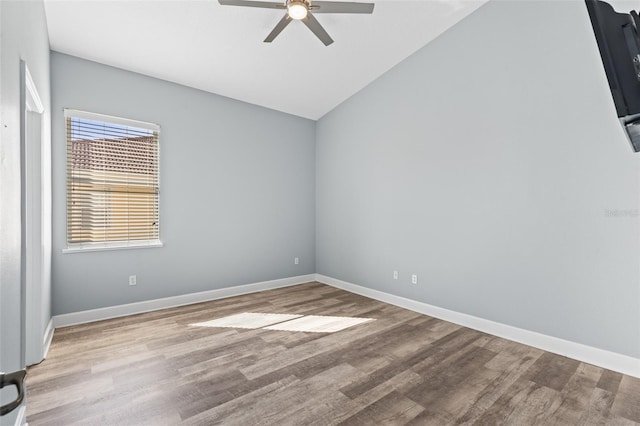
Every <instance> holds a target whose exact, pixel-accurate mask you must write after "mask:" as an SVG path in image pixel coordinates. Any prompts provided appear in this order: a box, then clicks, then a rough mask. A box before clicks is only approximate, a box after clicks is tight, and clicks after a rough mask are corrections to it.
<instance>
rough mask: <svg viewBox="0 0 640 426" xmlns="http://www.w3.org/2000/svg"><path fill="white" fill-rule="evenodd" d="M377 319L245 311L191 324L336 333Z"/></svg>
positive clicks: (196, 325) (197, 325)
mask: <svg viewBox="0 0 640 426" xmlns="http://www.w3.org/2000/svg"><path fill="white" fill-rule="evenodd" d="M369 321H375V319H374V318H356V317H331V316H324V315H291V314H262V313H255V312H243V313H241V314H235V315H231V316H228V317H223V318H218V319H215V320H211V321H206V322H198V323H194V324H190V325H192V326H195V327H225V328H245V329H257V328H262V329H265V330H278V331H303V332H309V333H334V332H336V331H340V330H344V329H345V328H349V327H353V326H356V325H358V324H364V323H366V322H369Z"/></svg>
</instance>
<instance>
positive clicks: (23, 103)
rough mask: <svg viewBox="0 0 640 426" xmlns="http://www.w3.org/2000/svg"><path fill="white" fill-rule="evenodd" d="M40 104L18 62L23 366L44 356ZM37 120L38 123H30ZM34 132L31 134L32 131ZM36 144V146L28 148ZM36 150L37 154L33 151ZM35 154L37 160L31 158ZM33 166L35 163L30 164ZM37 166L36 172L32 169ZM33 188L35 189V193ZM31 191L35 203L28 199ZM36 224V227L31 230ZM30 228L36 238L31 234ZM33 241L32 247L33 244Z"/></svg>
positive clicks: (41, 110)
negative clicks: (37, 233) (36, 132)
mask: <svg viewBox="0 0 640 426" xmlns="http://www.w3.org/2000/svg"><path fill="white" fill-rule="evenodd" d="M43 114H44V105H43V103H42V100H41V98H40V95H39V94H38V90H37V88H36V85H35V82H34V81H33V78H32V77H31V73H30V72H29V67H28V66H27V64H26V62H25V61H24V60H21V61H20V130H21V131H20V146H21V148H20V149H21V157H22V164H21V166H22V167H21V169H22V172H21V184H22V191H21V192H22V197H21V204H22V205H21V207H22V217H21V219H22V226H21V233H22V256H21V257H22V261H21V276H22V278H21V286H22V292H21V305H22V315H21V322H22V342H21V345H22V348H21V350H22V360H23V365H25V366H26V365H32V364H37V363H39V362H40V361H42V359H43V357H44V346H45V342H44V341H43V332H44V330H43V327H42V307H41V304H42V285H43V282H44V278H45V277H44V275H43V273H44V271H43V255H44V253H43V250H42V232H43V229H44V228H43V222H44V221H43V219H44V217H43V206H44V203H43V199H42V198H43V194H44V191H43V189H44V188H43V182H42V179H43V176H42V164H43V160H44V158H43V155H42V154H43V140H44V128H43V124H44V120H43ZM33 120H39V122H35V123H34V122H33ZM34 127H35V128H37V129H38V134H36V135H34V134H33V131H32V129H33V128H34ZM34 143H37V146H30V145H32V144H34ZM34 149H36V150H37V151H34ZM36 154H37V157H36V156H35V155H36ZM34 163H36V164H34ZM35 167H38V168H39V170H34V169H35ZM36 188H38V189H37V190H36ZM33 191H36V193H35V196H36V197H39V198H40V200H39V202H37V203H36V202H35V201H34V199H33V198H32V193H33ZM36 225H37V227H35V226H36ZM34 227H35V229H36V230H37V232H39V234H40V235H34ZM34 242H35V244H34Z"/></svg>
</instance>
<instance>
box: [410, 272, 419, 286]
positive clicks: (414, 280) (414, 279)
mask: <svg viewBox="0 0 640 426" xmlns="http://www.w3.org/2000/svg"><path fill="white" fill-rule="evenodd" d="M411 284H418V275H416V274H413V275H411Z"/></svg>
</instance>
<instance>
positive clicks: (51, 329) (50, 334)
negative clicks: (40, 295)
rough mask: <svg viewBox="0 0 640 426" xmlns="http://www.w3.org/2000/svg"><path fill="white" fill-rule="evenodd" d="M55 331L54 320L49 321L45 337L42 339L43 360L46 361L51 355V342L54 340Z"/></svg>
mask: <svg viewBox="0 0 640 426" xmlns="http://www.w3.org/2000/svg"><path fill="white" fill-rule="evenodd" d="M54 331H55V327H54V326H53V318H51V319H50V320H49V324H47V328H46V330H45V331H44V337H43V339H42V359H45V358H46V357H47V354H48V353H49V347H50V346H51V340H53V332H54Z"/></svg>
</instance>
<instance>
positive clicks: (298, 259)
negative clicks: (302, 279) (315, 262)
mask: <svg viewBox="0 0 640 426" xmlns="http://www.w3.org/2000/svg"><path fill="white" fill-rule="evenodd" d="M293 264H294V265H299V264H300V258H299V257H294V258H293Z"/></svg>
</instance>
